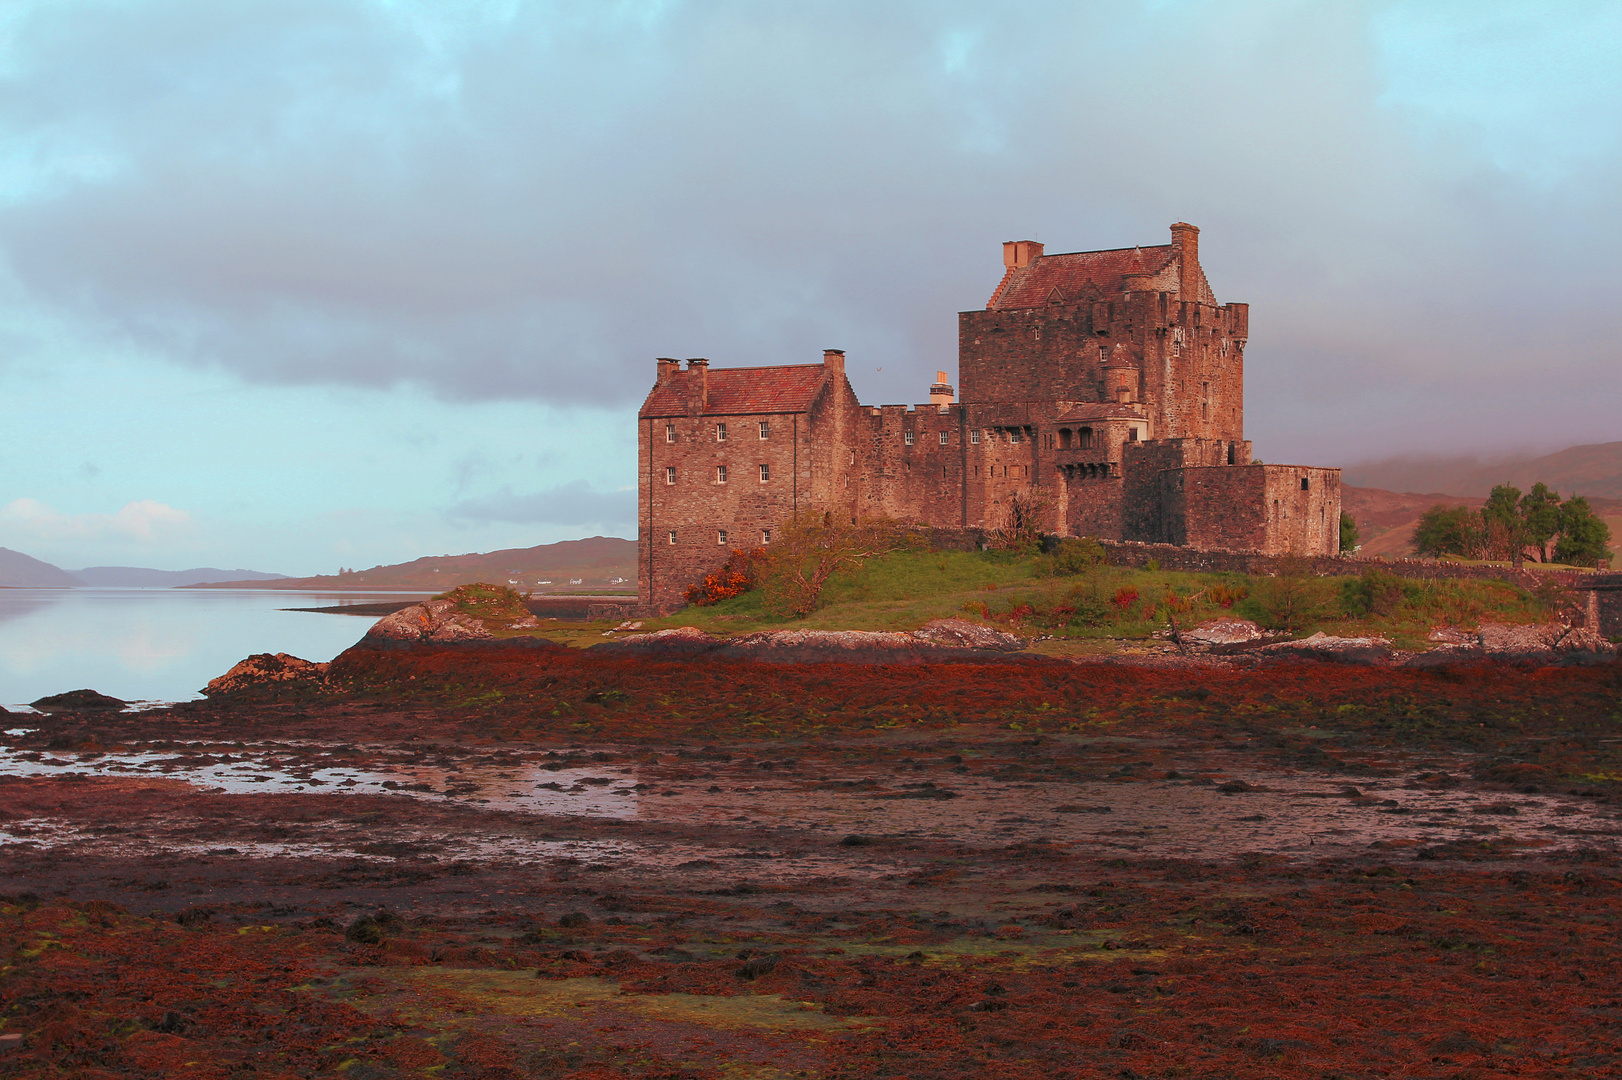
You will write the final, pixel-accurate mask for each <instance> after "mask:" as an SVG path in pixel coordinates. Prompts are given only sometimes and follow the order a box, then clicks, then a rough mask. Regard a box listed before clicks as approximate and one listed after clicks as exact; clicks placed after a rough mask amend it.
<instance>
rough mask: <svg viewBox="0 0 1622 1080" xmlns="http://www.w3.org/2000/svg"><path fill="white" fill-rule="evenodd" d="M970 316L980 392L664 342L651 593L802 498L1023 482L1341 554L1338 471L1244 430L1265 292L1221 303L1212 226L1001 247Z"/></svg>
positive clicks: (705, 566)
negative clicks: (1249, 437) (1208, 264)
mask: <svg viewBox="0 0 1622 1080" xmlns="http://www.w3.org/2000/svg"><path fill="white" fill-rule="evenodd" d="M1003 266H1004V270H1003V277H1002V281H1001V282H1000V283H998V285H997V288H996V291H995V292H993V293H992V294H991V299H990V300H989V301H988V302H987V304H986V306H985V308H984V309H983V310H980V311H965V312H961V313H959V315H958V382H959V390H960V391H961V392H960V393H955V392H954V390H953V388H952V387H951V386H950V385H949V384H948V383H947V375H946V373H945V372H936V381H935V384H934V385H932V386H931V387H930V390H929V399H930V400H929V403H928V404H925V405H885V406H866V405H862V404H860V403H859V402H858V400H857V398H856V394H855V393H854V391H852V389H851V386H850V383H849V381H848V380H847V379H846V378H845V356H844V353H843V352H840V351H839V350H829V351H827V352H825V353H824V354H823V359H822V363H820V364H801V365H790V366H783V367H748V368H716V369H715V370H711V368H710V365H709V361H707V360H689V361H687V363H686V366H685V368H684V367H683V366H682V364H681V362H680V361H677V360H670V359H660V360H659V361H658V368H657V379H656V381H655V383H654V387H653V390H652V391H651V392H650V393H649V394H648V397H647V400H646V401H645V402H644V403H643V405H642V411H641V414H640V417H639V421H638V422H639V425H640V429H641V430H640V431H639V433H638V438H639V442H640V447H641V449H640V455H639V460H638V464H639V488H640V501H639V507H638V509H639V514H640V518H639V528H638V555H639V558H640V567H639V572H638V582H639V590H640V593H641V599H642V602H643V603H644V604H645V605H648V606H649V607H651V608H654V609H661V610H663V609H669V608H673V607H676V606H678V605H679V604H680V603H681V602H682V596H683V593H684V592H685V590H686V589H687V587H688V586H689V585H691V584H693V583H694V582H695V581H697V580H698V579H700V578H701V577H703V575H704V574H706V573H708V572H709V571H711V570H713V569H715V567H716V566H718V565H719V564H720V563H721V562H723V561H724V560H725V558H726V556H727V553H728V551H729V550H730V549H739V548H753V547H758V546H762V545H769V544H770V543H771V540H772V530H773V529H774V528H776V527H778V525H779V524H780V523H781V522H784V521H787V520H788V519H789V518H790V517H792V516H793V515H794V513H795V512H796V511H800V510H815V511H818V512H822V511H829V510H831V511H834V512H837V513H841V514H848V515H850V516H852V517H855V516H859V515H883V516H886V517H891V518H896V519H898V520H902V521H907V522H913V523H918V524H925V525H930V526H935V527H944V528H995V527H997V526H999V525H1002V524H1003V523H1004V522H1005V521H1006V517H1007V511H1008V503H1009V500H1010V498H1011V497H1012V496H1014V495H1015V493H1026V494H1034V495H1038V496H1040V497H1041V498H1040V502H1039V504H1038V505H1045V506H1046V507H1047V509H1046V511H1045V513H1046V514H1047V516H1048V517H1049V521H1048V523H1047V531H1049V532H1052V533H1055V534H1058V535H1061V536H1097V537H1099V538H1101V539H1105V540H1141V541H1148V542H1154V543H1170V544H1180V545H1186V546H1189V547H1194V548H1202V549H1231V550H1239V551H1257V552H1262V553H1265V554H1283V553H1285V552H1290V551H1293V552H1296V553H1298V554H1302V555H1329V554H1334V553H1335V552H1336V551H1337V550H1338V547H1339V536H1340V533H1339V526H1340V470H1339V469H1323V468H1312V467H1307V466H1298V465H1260V464H1252V463H1251V460H1250V443H1248V442H1246V441H1245V437H1244V358H1245V341H1246V339H1247V338H1248V337H1249V333H1250V310H1249V307H1248V306H1247V305H1245V304H1219V303H1217V301H1216V297H1215V296H1214V295H1213V294H1212V292H1211V287H1210V285H1209V284H1208V283H1207V282H1206V280H1205V274H1204V272H1203V271H1202V270H1201V269H1200V262H1199V230H1198V229H1196V228H1195V227H1194V226H1192V225H1185V224H1177V225H1173V226H1172V227H1171V243H1170V244H1166V245H1162V246H1159V247H1144V248H1121V249H1118V250H1113V251H1081V252H1071V253H1068V254H1055V255H1048V254H1045V253H1044V251H1043V249H1042V245H1041V244H1039V243H1036V242H1035V241H1032V240H1020V241H1014V242H1010V243H1007V244H1004V245H1003Z"/></svg>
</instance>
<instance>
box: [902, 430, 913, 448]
mask: <svg viewBox="0 0 1622 1080" xmlns="http://www.w3.org/2000/svg"><path fill="white" fill-rule="evenodd" d="M901 441H902V442H904V443H906V444H907V445H908V446H911V445H912V432H910V431H903V432H902V433H901Z"/></svg>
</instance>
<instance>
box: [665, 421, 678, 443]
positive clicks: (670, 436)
mask: <svg viewBox="0 0 1622 1080" xmlns="http://www.w3.org/2000/svg"><path fill="white" fill-rule="evenodd" d="M675 441H676V425H675V424H666V425H665V442H675Z"/></svg>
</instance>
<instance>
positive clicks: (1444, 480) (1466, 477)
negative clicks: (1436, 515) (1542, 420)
mask: <svg viewBox="0 0 1622 1080" xmlns="http://www.w3.org/2000/svg"><path fill="white" fill-rule="evenodd" d="M1340 475H1341V481H1342V482H1343V483H1346V484H1352V485H1354V486H1357V487H1365V488H1381V489H1384V490H1386V491H1401V492H1407V491H1440V492H1446V493H1447V494H1449V495H1455V496H1462V497H1464V498H1474V499H1485V498H1486V497H1487V495H1488V494H1489V493H1490V492H1491V491H1492V489H1493V486H1494V485H1496V484H1513V485H1514V486H1516V487H1518V488H1520V489H1521V490H1522V491H1526V490H1527V489H1528V488H1530V487H1531V486H1532V485H1533V484H1535V483H1537V482H1538V481H1539V480H1541V481H1543V482H1544V483H1545V484H1548V485H1549V486H1550V487H1551V488H1553V489H1555V490H1556V491H1558V492H1560V494H1561V495H1563V496H1566V497H1567V498H1569V497H1571V496H1572V495H1586V496H1588V497H1589V498H1590V499H1593V498H1601V499H1622V442H1608V443H1592V444H1589V445H1587V446H1568V447H1567V448H1566V449H1564V450H1559V451H1556V452H1555V453H1552V454H1544V455H1542V456H1540V457H1533V458H1505V459H1502V460H1498V461H1483V460H1481V459H1480V458H1475V457H1468V458H1467V457H1456V458H1445V457H1399V458H1387V459H1385V460H1383V461H1370V462H1363V463H1361V464H1357V465H1347V466H1345V467H1344V468H1342V469H1341V473H1340Z"/></svg>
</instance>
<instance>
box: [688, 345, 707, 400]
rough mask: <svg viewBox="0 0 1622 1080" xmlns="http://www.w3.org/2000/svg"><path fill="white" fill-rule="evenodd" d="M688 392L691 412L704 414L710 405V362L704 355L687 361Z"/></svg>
mask: <svg viewBox="0 0 1622 1080" xmlns="http://www.w3.org/2000/svg"><path fill="white" fill-rule="evenodd" d="M687 394H688V397H687V409H688V411H689V412H695V411H696V412H698V413H700V414H702V413H703V412H704V411H705V410H706V409H708V408H709V407H710V362H709V361H708V360H706V359H704V358H703V357H702V356H695V357H693V358H691V359H689V360H688V361H687ZM694 406H697V409H696V410H695V409H694Z"/></svg>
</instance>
